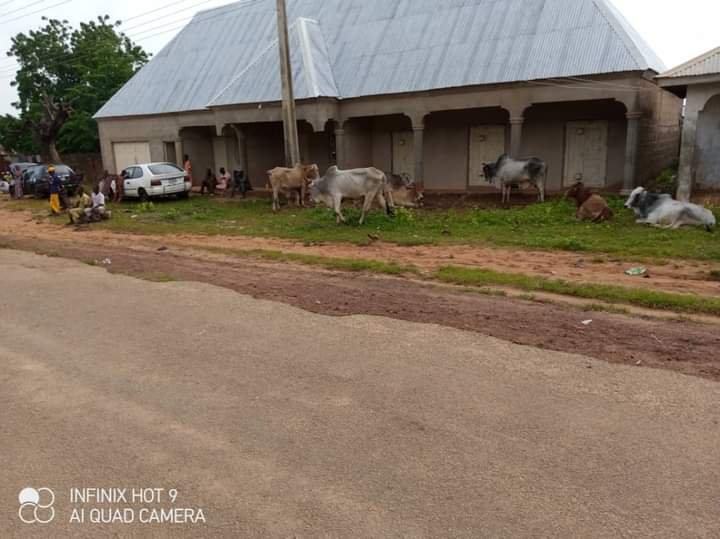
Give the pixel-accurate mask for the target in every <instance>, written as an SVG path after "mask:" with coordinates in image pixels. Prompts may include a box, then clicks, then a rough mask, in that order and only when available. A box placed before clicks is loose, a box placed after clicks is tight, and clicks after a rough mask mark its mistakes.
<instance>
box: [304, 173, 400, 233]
mask: <svg viewBox="0 0 720 539" xmlns="http://www.w3.org/2000/svg"><path fill="white" fill-rule="evenodd" d="M310 198H312V200H313V202H315V203H316V204H319V203H323V204H325V205H326V206H327V207H329V208H332V209H333V210H335V215H336V216H337V223H338V224H340V222H341V221H342V222H343V223H344V222H345V217H344V216H343V214H342V201H343V199H345V198H349V199H351V200H357V199H364V201H365V202H364V204H363V211H362V217H360V224H361V225H362V224H363V223H364V222H365V216H366V215H367V213H368V211H370V208H371V207H372V204H373V202H374V201H375V199H377V200H378V202H379V203H380V207H381V208H383V209H384V210H385V213H386V214H387V215H392V214H393V203H392V195H391V194H390V192H389V189H388V180H387V176H385V173H384V172H383V171H382V170H378V169H376V168H374V167H370V168H356V169H353V170H340V169H339V168H338V167H335V166H332V167H330V168H329V169H328V170H327V172H326V173H325V176H323V177H322V178H320V179H318V180H315V181H314V182H312V183H311V184H310Z"/></svg>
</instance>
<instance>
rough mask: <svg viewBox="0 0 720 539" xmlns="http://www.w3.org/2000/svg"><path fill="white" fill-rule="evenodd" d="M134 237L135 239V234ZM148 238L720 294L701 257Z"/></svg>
mask: <svg viewBox="0 0 720 539" xmlns="http://www.w3.org/2000/svg"><path fill="white" fill-rule="evenodd" d="M0 235H2V236H12V237H14V238H18V239H20V238H22V239H52V240H68V241H72V242H75V241H78V238H79V237H82V241H83V242H88V243H96V244H102V245H107V246H124V245H127V244H128V238H129V237H130V236H127V235H123V234H116V233H112V232H108V231H104V230H97V229H92V228H90V229H83V231H82V232H78V231H76V229H75V228H72V227H59V226H57V225H53V224H50V223H44V222H39V223H34V222H33V219H32V215H31V213H30V212H12V211H8V210H4V209H1V208H0ZM132 238H136V239H134V240H133V243H137V238H138V237H137V236H132ZM142 243H144V244H153V245H154V244H159V245H166V246H171V247H197V248H203V249H207V248H213V249H228V250H252V249H269V250H277V251H284V252H290V253H302V254H311V255H318V256H325V257H338V258H362V259H371V260H381V261H385V262H395V263H398V264H408V265H414V266H416V267H418V268H420V269H421V270H425V271H428V272H430V271H433V270H436V269H438V268H440V267H442V266H448V265H453V266H476V267H477V266H479V267H482V268H486V269H493V270H497V271H505V272H513V273H522V274H525V275H537V276H542V277H547V278H556V279H564V280H567V281H575V282H591V283H607V284H615V285H623V286H628V287H635V288H650V289H655V290H664V291H667V292H674V293H693V294H702V295H706V296H715V297H720V282H718V281H711V280H708V276H709V274H710V271H712V270H717V269H720V266H719V265H718V264H712V263H708V262H702V261H693V260H691V261H672V262H671V263H668V264H664V265H649V266H648V265H647V264H646V263H642V262H633V261H628V260H618V259H616V258H613V257H610V256H603V255H597V254H592V253H585V254H578V253H566V252H559V251H552V252H549V251H526V250H512V249H502V248H496V247H483V246H474V245H463V246H462V247H458V246H457V245H428V246H413V247H404V246H399V245H395V244H391V243H384V242H376V243H373V244H370V245H366V246H361V245H354V244H340V243H315V244H311V245H306V244H303V243H300V242H295V241H291V240H281V239H273V238H252V237H245V236H193V235H174V236H161V235H158V236H152V235H147V236H142ZM638 265H641V266H646V267H648V270H649V276H650V278H645V279H644V278H639V277H629V276H627V275H625V270H626V269H628V268H631V267H634V266H638Z"/></svg>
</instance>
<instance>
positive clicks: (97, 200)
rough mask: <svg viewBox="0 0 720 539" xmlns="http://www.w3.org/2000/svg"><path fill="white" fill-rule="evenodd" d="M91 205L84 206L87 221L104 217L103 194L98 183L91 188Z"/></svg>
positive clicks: (99, 219)
mask: <svg viewBox="0 0 720 539" xmlns="http://www.w3.org/2000/svg"><path fill="white" fill-rule="evenodd" d="M91 203H92V205H91V206H90V207H89V208H85V217H86V218H87V220H88V221H101V220H102V219H103V218H104V217H105V195H103V194H102V193H101V192H100V185H96V186H95V189H93V193H92V197H91Z"/></svg>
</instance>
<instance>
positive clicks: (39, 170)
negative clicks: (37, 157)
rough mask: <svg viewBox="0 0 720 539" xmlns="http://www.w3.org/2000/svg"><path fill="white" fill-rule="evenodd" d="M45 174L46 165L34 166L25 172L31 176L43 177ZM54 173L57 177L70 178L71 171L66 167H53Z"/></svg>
mask: <svg viewBox="0 0 720 539" xmlns="http://www.w3.org/2000/svg"><path fill="white" fill-rule="evenodd" d="M47 172H48V169H47V165H36V166H34V167H30V168H29V169H27V170H26V171H25V173H26V174H28V175H33V176H45V175H46V174H47ZM55 173H56V174H57V175H58V176H72V175H73V170H72V169H71V168H70V167H69V166H67V165H55Z"/></svg>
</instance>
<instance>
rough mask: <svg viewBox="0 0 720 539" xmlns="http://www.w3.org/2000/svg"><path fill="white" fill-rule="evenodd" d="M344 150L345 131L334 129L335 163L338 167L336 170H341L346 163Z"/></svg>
mask: <svg viewBox="0 0 720 539" xmlns="http://www.w3.org/2000/svg"><path fill="white" fill-rule="evenodd" d="M345 152H346V148H345V130H344V129H336V130H335V161H336V164H337V166H338V168H343V167H344V166H346V165H345V163H347V161H346V159H347V156H346V155H345Z"/></svg>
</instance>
